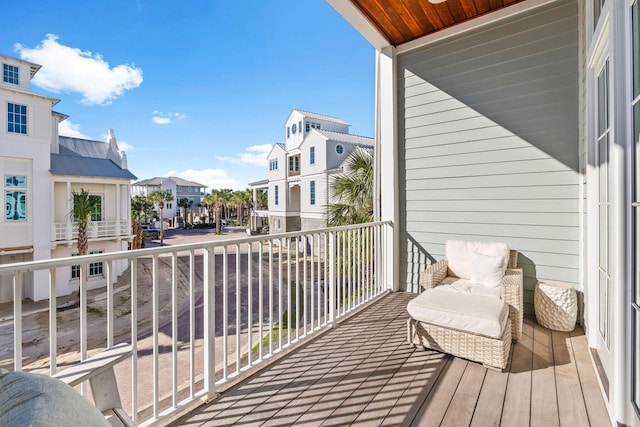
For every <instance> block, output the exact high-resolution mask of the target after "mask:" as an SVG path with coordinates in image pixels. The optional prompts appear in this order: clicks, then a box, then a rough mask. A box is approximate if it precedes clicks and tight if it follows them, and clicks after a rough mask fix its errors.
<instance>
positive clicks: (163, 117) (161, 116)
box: [151, 110, 187, 125]
mask: <svg viewBox="0 0 640 427" xmlns="http://www.w3.org/2000/svg"><path fill="white" fill-rule="evenodd" d="M151 116H152V117H151V121H152V122H153V123H155V124H158V125H168V124H171V123H173V120H174V119H175V120H183V119H185V118H186V117H187V115H186V114H184V113H172V112H169V113H163V112H162V111H158V110H154V111H153V112H152V113H151Z"/></svg>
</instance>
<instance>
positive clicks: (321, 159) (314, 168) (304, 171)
mask: <svg viewBox="0 0 640 427" xmlns="http://www.w3.org/2000/svg"><path fill="white" fill-rule="evenodd" d="M310 147H314V148H315V163H314V164H313V165H312V164H310V163H309V161H310V159H309V149H310ZM326 153H327V138H325V137H324V136H322V135H321V134H319V133H317V132H313V131H312V132H309V134H308V135H307V137H306V138H305V140H304V141H303V142H302V144H301V145H300V176H301V177H303V176H307V175H315V174H317V173H320V172H324V171H325V170H326V169H327V154H326Z"/></svg>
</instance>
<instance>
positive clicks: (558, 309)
mask: <svg viewBox="0 0 640 427" xmlns="http://www.w3.org/2000/svg"><path fill="white" fill-rule="evenodd" d="M533 302H534V305H535V311H536V320H537V321H538V323H539V324H541V325H542V326H544V327H545V328H549V329H553V330H554V331H563V332H569V331H573V329H574V328H575V326H576V317H577V314H578V302H577V298H576V290H575V289H574V288H573V286H571V285H570V284H568V283H562V282H552V281H539V282H538V283H536V289H535V292H534V301H533Z"/></svg>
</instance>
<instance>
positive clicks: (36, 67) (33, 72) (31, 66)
mask: <svg viewBox="0 0 640 427" xmlns="http://www.w3.org/2000/svg"><path fill="white" fill-rule="evenodd" d="M2 58H5V61H6V60H9V61H16V62H18V63H20V64H23V65H26V66H27V67H29V76H30V77H31V78H33V76H35V75H36V73H37V72H38V70H40V68H42V65H40V64H34V63H33V62H29V61H25V60H24V59H20V58H15V57H13V56H7V55H1V54H0V59H2Z"/></svg>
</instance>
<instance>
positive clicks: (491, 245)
mask: <svg viewBox="0 0 640 427" xmlns="http://www.w3.org/2000/svg"><path fill="white" fill-rule="evenodd" d="M474 252H477V253H479V254H482V255H488V256H501V257H503V267H502V272H503V274H504V272H505V271H506V270H507V265H508V263H509V246H508V245H507V244H506V243H501V242H469V241H466V240H447V242H446V244H445V257H446V258H447V262H448V269H449V271H448V275H449V276H455V277H460V278H462V279H467V280H471V258H472V254H473V253H474Z"/></svg>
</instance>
